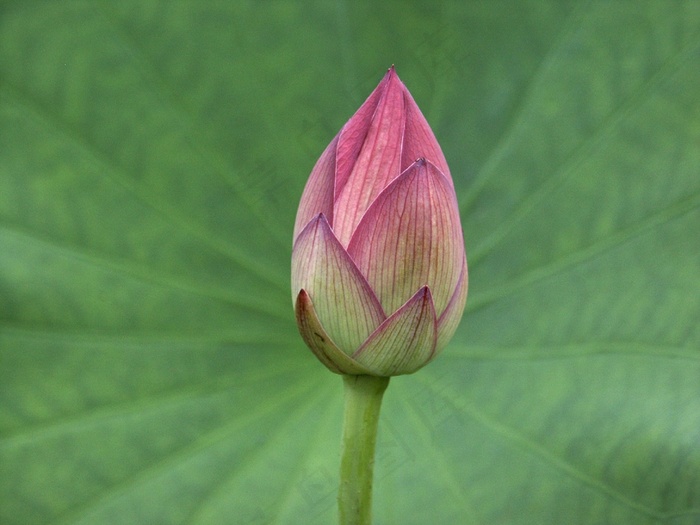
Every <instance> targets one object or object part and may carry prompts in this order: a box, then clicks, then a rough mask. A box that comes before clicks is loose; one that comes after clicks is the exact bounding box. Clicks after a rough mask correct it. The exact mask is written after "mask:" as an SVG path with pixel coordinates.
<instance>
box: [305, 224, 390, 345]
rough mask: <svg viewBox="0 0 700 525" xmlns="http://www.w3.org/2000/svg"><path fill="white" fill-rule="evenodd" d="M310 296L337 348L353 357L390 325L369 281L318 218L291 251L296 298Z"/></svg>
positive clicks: (306, 228) (327, 227) (327, 226)
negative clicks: (302, 292) (384, 324)
mask: <svg viewBox="0 0 700 525" xmlns="http://www.w3.org/2000/svg"><path fill="white" fill-rule="evenodd" d="M302 289H304V290H306V292H307V293H308V294H309V296H310V297H311V300H312V301H313V302H314V308H315V310H316V313H317V315H318V317H319V319H320V320H321V322H322V323H323V326H324V327H325V329H326V331H327V332H328V334H330V336H331V337H332V338H333V341H335V343H336V344H337V346H338V348H340V349H341V350H343V352H345V353H346V354H348V355H351V354H352V353H353V352H355V351H356V350H357V349H358V348H359V347H360V345H361V344H362V343H363V342H364V341H365V340H366V339H367V337H369V335H370V334H371V333H372V332H373V331H374V330H375V329H376V328H377V327H378V326H379V325H380V324H381V323H382V321H384V319H386V315H385V314H384V311H383V310H382V307H381V305H380V304H379V301H378V300H377V297H376V296H375V295H374V292H372V289H371V288H370V286H369V284H368V283H367V280H366V279H365V278H364V277H363V275H362V274H361V273H360V271H359V270H358V269H357V266H355V263H354V262H353V261H352V259H351V258H350V256H349V255H348V254H347V252H346V251H345V249H344V248H343V247H342V246H341V245H340V243H339V242H338V239H336V237H335V235H334V234H333V231H331V228H330V226H329V225H328V221H326V218H325V217H324V216H323V214H319V215H318V216H317V217H316V218H314V219H313V220H312V221H311V222H310V223H309V224H308V225H307V226H306V227H305V228H304V229H303V230H302V232H301V233H300V234H299V237H298V238H297V241H296V243H295V244H294V249H293V250H292V298H293V299H295V298H296V296H297V294H298V293H299V291H300V290H302Z"/></svg>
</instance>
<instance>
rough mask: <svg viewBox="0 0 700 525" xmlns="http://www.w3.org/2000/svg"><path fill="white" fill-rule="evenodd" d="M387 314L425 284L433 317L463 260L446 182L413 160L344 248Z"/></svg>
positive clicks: (453, 203)
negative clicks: (432, 302) (431, 297)
mask: <svg viewBox="0 0 700 525" xmlns="http://www.w3.org/2000/svg"><path fill="white" fill-rule="evenodd" d="M348 253H349V254H350V256H351V257H352V258H353V260H354V261H355V263H356V264H357V266H358V268H359V269H360V271H361V272H362V274H363V275H364V276H365V277H367V280H368V281H369V283H370V285H371V286H372V290H374V293H376V294H377V297H379V301H380V303H381V304H382V307H383V308H384V311H385V312H386V313H387V314H390V313H391V312H394V311H395V310H396V309H397V308H399V307H400V306H401V305H402V304H404V303H405V302H406V301H407V300H408V298H409V297H411V295H413V293H414V292H415V291H416V290H418V289H419V288H420V287H421V286H428V287H429V288H430V292H431V294H432V296H433V300H434V301H435V310H436V312H437V315H441V314H442V312H443V311H444V310H445V308H447V304H448V302H449V301H450V299H451V297H452V295H453V293H454V291H455V288H456V286H457V282H458V281H459V276H460V273H461V271H462V265H463V261H464V238H463V236H462V227H461V225H460V220H459V209H458V208H457V199H456V197H455V193H454V189H453V188H452V184H451V183H450V181H449V180H448V179H447V177H446V176H445V175H444V174H443V173H442V172H440V170H439V169H438V168H437V167H436V166H435V165H433V164H432V163H430V162H428V161H426V160H424V159H419V160H418V161H416V162H415V163H414V164H413V165H412V166H411V167H409V168H408V169H407V170H406V171H404V172H403V173H402V174H401V176H400V177H398V178H397V179H396V180H395V181H394V182H393V183H392V184H390V185H389V186H388V187H387V188H386V190H384V191H383V192H382V193H381V194H380V195H379V197H377V200H376V201H375V202H373V203H372V206H370V208H369V209H368V210H367V213H366V214H365V216H364V217H363V218H362V221H361V222H360V224H359V225H358V227H357V230H356V231H355V234H354V235H353V237H352V240H351V241H350V245H349V246H348Z"/></svg>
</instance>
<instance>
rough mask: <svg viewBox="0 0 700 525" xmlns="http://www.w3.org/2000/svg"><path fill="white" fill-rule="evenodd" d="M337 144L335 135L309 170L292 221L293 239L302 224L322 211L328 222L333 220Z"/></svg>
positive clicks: (305, 223)
mask: <svg viewBox="0 0 700 525" xmlns="http://www.w3.org/2000/svg"><path fill="white" fill-rule="evenodd" d="M337 145H338V137H337V136H336V137H335V138H334V139H333V140H332V141H331V143H330V144H329V145H328V147H327V148H326V150H325V151H324V152H323V154H322V155H321V157H320V158H319V159H318V161H316V165H315V166H314V169H313V170H311V175H309V180H308V181H307V182H306V187H304V193H302V195H301V201H300V202H299V210H298V211H297V218H296V221H295V223H294V239H295V240H296V238H297V236H298V235H299V233H301V230H303V229H304V226H306V225H307V224H308V223H309V221H310V220H311V219H313V218H314V217H316V216H317V215H318V214H319V213H323V214H324V215H325V216H326V218H327V219H328V221H329V222H331V223H332V222H333V185H334V179H335V164H336V147H337Z"/></svg>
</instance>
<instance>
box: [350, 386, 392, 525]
mask: <svg viewBox="0 0 700 525" xmlns="http://www.w3.org/2000/svg"><path fill="white" fill-rule="evenodd" d="M343 383H344V387H345V411H344V416H343V437H342V442H341V460H340V489H339V491H338V510H339V512H340V525H369V524H370V523H371V522H372V478H373V472H374V449H375V445H376V441H377V427H378V423H379V410H380V408H381V404H382V397H383V396H384V391H385V390H386V387H387V386H388V385H389V378H388V377H376V376H368V375H357V376H351V375H344V376H343Z"/></svg>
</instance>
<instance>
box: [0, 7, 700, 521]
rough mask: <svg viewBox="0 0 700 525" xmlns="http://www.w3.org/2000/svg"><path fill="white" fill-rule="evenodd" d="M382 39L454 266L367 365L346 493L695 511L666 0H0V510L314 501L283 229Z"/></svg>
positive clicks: (688, 260)
mask: <svg viewBox="0 0 700 525" xmlns="http://www.w3.org/2000/svg"><path fill="white" fill-rule="evenodd" d="M391 64H396V68H397V72H398V74H399V75H400V77H401V78H402V80H403V81H404V82H405V83H406V85H407V86H408V88H409V89H410V90H411V92H412V93H413V95H414V98H415V99H416V101H417V102H418V104H419V106H420V107H421V108H422V109H423V112H424V113H425V115H426V117H427V119H428V121H429V122H430V123H431V126H432V127H433V130H434V131H435V134H436V136H437V138H438V140H439V141H440V143H441V145H442V148H443V150H444V152H445V155H446V157H447V159H448V162H449V164H450V166H451V170H452V174H453V177H454V181H455V186H456V188H457V192H458V197H459V200H460V207H461V212H462V219H463V227H464V233H465V239H466V246H467V253H468V259H469V268H470V290H469V298H468V303H467V310H466V313H465V316H464V319H463V320H462V324H461V325H460V328H459V330H458V332H457V335H456V336H455V338H454V340H453V342H452V343H451V344H450V345H449V347H448V348H447V349H446V350H445V352H444V353H443V355H442V356H441V357H440V359H438V360H437V361H435V362H434V363H432V364H431V365H430V366H428V367H427V368H425V369H423V370H421V371H420V372H418V373H417V374H415V375H412V376H405V377H399V378H395V379H393V380H392V382H391V385H390V387H389V389H388V391H387V394H386V397H385V404H384V407H383V413H382V421H381V428H380V434H379V450H378V457H377V466H376V472H375V474H376V490H375V506H374V508H375V517H376V523H377V524H408V525H412V524H440V525H442V524H446V525H451V524H467V525H472V524H474V525H477V524H489V525H498V524H504V525H507V524H516V525H520V524H533V525H535V524H569V525H578V524H581V525H583V524H586V525H588V524H591V525H592V524H596V525H598V524H634V525H696V524H697V523H700V325H699V323H698V320H699V319H700V67H699V65H698V64H700V2H698V1H695V0H689V1H685V2H683V1H671V0H658V1H631V0H630V1H622V0H620V1H593V2H583V1H573V2H565V1H547V0H530V1H510V2H507V1H483V2H475V1H467V2H463V1H460V2H444V3H439V2H427V1H426V2H399V1H394V2H377V3H376V5H375V3H370V2H358V3H353V2H321V1H319V2H300V3H294V2H285V1H268V2H253V1H247V2H246V1H236V2H197V1H194V0H192V1H131V0H127V1H119V2H117V1H106V0H103V1H90V2H72V1H53V2H36V1H7V0H5V1H3V2H2V3H1V4H0V523H2V524H3V525H32V524H44V523H51V524H78V523H81V524H89V525H93V524H124V525H127V524H128V525H133V524H149V525H150V524H179V523H183V524H184V523H187V524H236V525H238V524H243V525H248V524H267V523H274V524H311V525H315V524H319V525H320V524H328V523H333V522H334V520H335V512H336V511H335V492H336V487H337V469H338V460H339V451H338V446H339V437H340V419H341V404H342V381H341V380H340V378H339V377H338V376H335V375H333V374H331V373H329V372H327V371H326V370H325V369H324V368H323V367H322V366H321V365H320V364H319V363H318V362H317V361H316V360H315V358H314V357H313V356H312V354H311V353H310V352H309V351H308V350H307V349H306V348H305V347H304V345H303V343H302V342H301V339H300V337H299V336H298V333H297V330H296V326H295V324H294V321H293V315H292V306H291V293H290V290H289V266H290V251H291V235H292V227H293V220H294V216H295V212H296V206H297V204H298V201H299V197H300V195H301V191H302V189H303V186H304V183H305V180H306V178H307V176H308V174H309V172H310V170H311V168H312V167H313V164H314V162H315V161H316V159H317V158H318V156H319V155H320V153H321V152H322V150H323V149H324V148H325V146H326V144H327V143H328V142H329V141H330V140H331V139H332V138H333V136H334V135H335V133H336V132H337V131H338V129H339V128H340V127H341V126H342V124H343V123H344V122H345V121H346V120H347V119H348V118H349V117H350V115H351V114H352V113H353V112H354V110H355V109H356V108H357V107H358V106H359V105H360V104H361V103H362V101H363V100H364V99H365V97H366V96H367V95H368V94H369V92H370V91H371V90H372V89H373V88H374V87H375V85H376V84H377V83H378V82H379V80H380V79H381V78H382V76H383V74H384V72H385V71H386V69H387V67H389V66H390V65H391Z"/></svg>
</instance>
